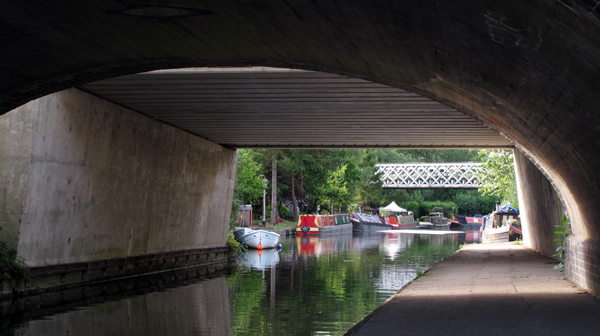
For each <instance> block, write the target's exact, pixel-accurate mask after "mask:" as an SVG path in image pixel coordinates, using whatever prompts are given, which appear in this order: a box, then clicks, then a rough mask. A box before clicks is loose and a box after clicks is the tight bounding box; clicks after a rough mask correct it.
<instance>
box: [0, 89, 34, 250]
mask: <svg viewBox="0 0 600 336" xmlns="http://www.w3.org/2000/svg"><path fill="white" fill-rule="evenodd" d="M38 106H39V101H37V100H35V101H32V102H30V103H28V104H25V105H23V106H21V107H19V108H17V109H15V110H14V111H12V112H10V113H7V114H5V115H2V116H0V241H3V242H6V243H7V244H8V245H9V246H10V247H13V248H16V247H17V242H18V240H19V221H20V219H21V214H22V212H23V203H24V202H25V193H26V190H27V179H28V176H29V162H30V160H31V152H32V151H33V136H34V132H33V128H34V124H35V121H36V119H37V113H38Z"/></svg>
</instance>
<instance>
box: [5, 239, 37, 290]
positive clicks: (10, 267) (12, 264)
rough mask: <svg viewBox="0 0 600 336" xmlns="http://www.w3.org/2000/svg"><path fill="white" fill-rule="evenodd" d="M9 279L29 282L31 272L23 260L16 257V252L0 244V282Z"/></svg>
mask: <svg viewBox="0 0 600 336" xmlns="http://www.w3.org/2000/svg"><path fill="white" fill-rule="evenodd" d="M9 279H13V280H24V281H29V280H30V279H31V272H30V270H29V267H27V265H26V264H25V260H24V259H23V258H18V257H17V250H15V249H14V248H11V247H8V246H7V245H6V243H4V242H0V280H9Z"/></svg>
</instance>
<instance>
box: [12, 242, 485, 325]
mask: <svg viewBox="0 0 600 336" xmlns="http://www.w3.org/2000/svg"><path fill="white" fill-rule="evenodd" d="M477 237H478V236H477V234H473V233H471V234H469V233H452V234H435V235H434V234H414V233H402V232H386V233H378V232H365V233H362V234H359V235H352V234H351V233H349V234H342V235H332V236H325V237H288V238H284V237H282V244H283V246H284V248H283V250H282V251H281V252H278V251H277V250H273V249H269V250H263V251H262V252H259V251H257V250H250V251H248V252H246V253H244V254H242V255H241V256H240V258H239V262H238V263H237V264H236V265H234V266H233V267H232V269H231V270H230V272H229V274H228V275H227V276H226V277H225V276H221V277H218V278H214V279H208V280H203V281H199V282H197V281H195V280H193V279H191V280H186V279H190V271H188V270H184V271H180V272H185V273H181V275H177V273H175V275H173V276H170V277H171V278H173V282H174V283H176V285H175V286H178V287H168V288H167V287H165V282H164V281H165V280H164V279H165V277H169V275H164V274H161V275H159V277H160V279H162V280H160V279H159V280H156V279H153V278H152V277H151V276H149V277H140V278H138V279H141V280H136V281H137V284H135V285H128V284H125V285H123V284H122V283H121V284H118V285H117V284H114V285H112V286H113V287H115V286H116V288H118V289H119V291H118V292H119V293H121V292H122V291H121V290H120V289H121V288H122V287H124V288H126V289H127V288H130V289H134V290H135V289H138V292H135V291H134V292H132V294H130V296H123V294H119V296H118V297H108V298H106V297H105V298H103V299H102V298H101V299H95V300H90V299H87V301H85V302H87V303H78V304H77V305H76V306H68V305H65V304H63V305H62V306H60V305H59V306H58V308H52V309H54V310H52V309H49V310H48V309H46V310H44V309H45V308H44V309H42V310H40V311H46V312H45V313H40V314H38V315H35V314H32V315H30V316H29V317H23V316H20V317H19V319H18V321H16V320H15V319H13V321H12V322H8V323H7V322H6V319H5V320H4V322H2V321H0V324H1V325H0V326H1V327H2V329H3V331H2V332H0V333H1V334H6V335H39V334H48V335H55V334H63V335H113V334H114V335H232V334H233V335H311V334H329V335H331V334H343V333H345V332H346V331H347V330H348V329H350V328H351V327H352V326H353V325H354V324H356V323H357V322H358V321H360V320H361V319H362V318H363V317H365V316H366V315H368V314H369V313H370V312H371V311H373V310H374V309H375V308H377V306H379V305H380V304H381V303H382V302H383V301H385V300H386V299H387V298H388V297H389V296H390V295H392V294H393V293H395V292H396V291H397V290H398V289H400V288H401V287H402V286H403V285H404V284H406V283H408V282H409V281H411V280H413V279H414V278H415V276H416V274H417V272H418V271H419V270H425V269H427V268H429V267H430V266H432V265H434V264H435V263H437V262H439V261H440V260H441V259H443V258H445V257H446V256H448V255H450V254H452V253H453V252H454V251H455V250H456V249H458V247H459V246H460V244H461V243H462V242H464V241H465V240H470V239H476V238H477ZM193 272H194V271H192V273H193ZM196 273H197V272H196ZM197 275H198V274H197ZM178 279H179V280H178ZM181 279H183V280H181ZM140 281H145V282H147V283H148V284H149V285H151V288H152V289H151V291H150V290H146V289H144V291H143V292H139V288H140V284H139V282H140ZM157 284H158V285H157ZM107 286H109V285H102V293H104V292H105V291H106V287H107ZM144 288H146V287H144ZM82 290H83V295H82V294H77V295H82V297H86V295H85V293H86V291H87V293H88V294H87V297H89V293H90V292H91V291H93V290H96V289H90V288H88V289H82ZM116 290H117V289H115V291H116ZM53 295H54V294H53ZM56 295H60V296H61V300H60V301H63V300H62V297H63V296H65V295H67V296H68V295H72V294H69V293H66V294H65V293H56ZM131 295H135V296H131ZM61 307H69V308H68V309H63V308H61ZM75 307H76V308H75ZM3 309H4V310H5V312H6V307H4V308H3ZM61 309H62V310H61ZM51 311H53V313H49V312H51ZM3 316H4V317H6V316H7V315H6V314H3ZM15 316H16V315H15ZM36 316H37V318H38V319H36ZM9 317H10V315H9ZM39 318H43V319H39ZM19 323H22V326H20V327H18V325H19ZM7 326H8V327H7Z"/></svg>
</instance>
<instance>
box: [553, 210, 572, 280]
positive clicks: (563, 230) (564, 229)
mask: <svg viewBox="0 0 600 336" xmlns="http://www.w3.org/2000/svg"><path fill="white" fill-rule="evenodd" d="M562 220H563V223H562V225H556V226H555V227H556V228H558V229H560V230H558V231H554V234H556V235H559V236H560V238H555V239H552V241H555V242H560V243H561V244H560V246H559V247H557V248H556V252H557V253H556V254H554V255H553V256H554V257H558V258H560V263H558V265H556V266H554V269H557V270H559V271H560V276H564V275H565V253H566V250H565V239H566V238H567V237H568V236H569V224H568V222H567V217H566V216H563V218H562Z"/></svg>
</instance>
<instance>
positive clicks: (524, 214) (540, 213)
mask: <svg viewBox="0 0 600 336" xmlns="http://www.w3.org/2000/svg"><path fill="white" fill-rule="evenodd" d="M514 159H515V174H516V177H517V189H518V192H519V210H520V216H521V224H522V227H523V242H524V243H525V245H526V246H528V247H531V248H532V249H534V250H536V251H539V252H541V253H542V254H544V255H546V256H548V257H551V256H552V255H553V254H556V248H557V247H558V246H559V245H560V243H558V242H553V241H552V240H553V239H555V238H559V236H557V235H556V234H554V231H557V230H559V229H557V228H556V227H555V226H557V225H562V224H563V221H562V217H563V216H564V215H565V211H564V209H563V206H562V203H561V201H560V198H559V196H558V194H557V193H556V190H555V189H554V187H553V186H552V184H551V183H550V181H548V179H547V178H546V176H544V174H542V172H541V171H540V169H539V168H538V167H536V166H535V165H534V164H533V163H532V162H531V161H530V160H529V159H528V158H527V157H526V156H525V155H524V154H523V153H522V152H521V151H519V150H515V151H514Z"/></svg>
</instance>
